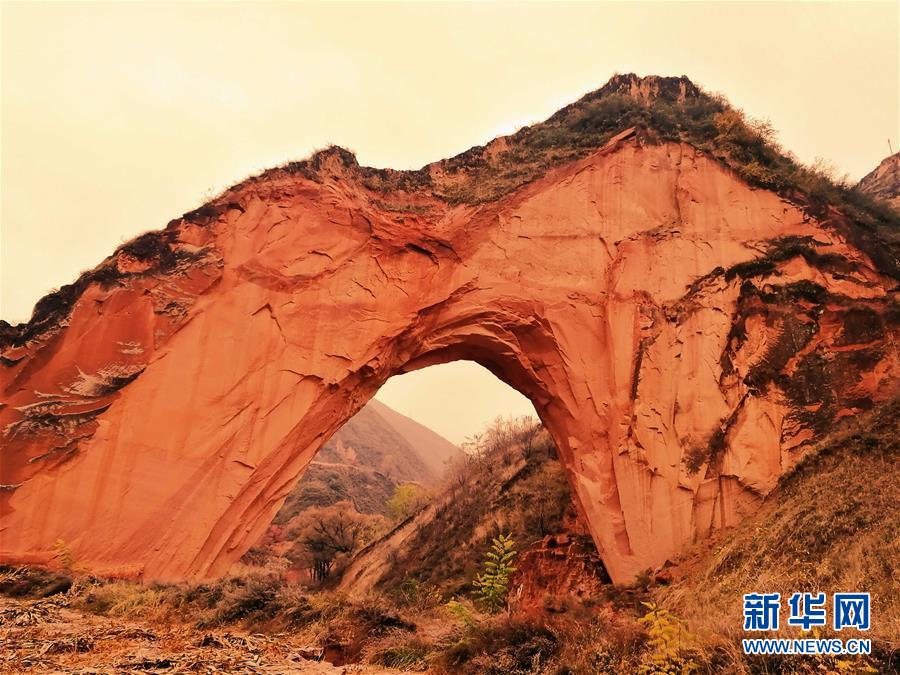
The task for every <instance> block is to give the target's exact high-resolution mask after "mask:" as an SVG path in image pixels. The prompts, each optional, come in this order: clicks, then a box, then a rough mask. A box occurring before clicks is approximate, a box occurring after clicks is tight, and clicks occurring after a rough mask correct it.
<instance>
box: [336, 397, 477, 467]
mask: <svg viewBox="0 0 900 675" xmlns="http://www.w3.org/2000/svg"><path fill="white" fill-rule="evenodd" d="M366 409H372V410H373V411H374V412H376V413H377V414H378V415H379V416H380V417H381V418H382V419H383V420H384V421H385V422H387V423H388V424H389V425H390V426H391V427H392V428H393V429H394V431H396V432H397V433H398V434H400V435H401V436H403V438H404V439H405V440H406V442H407V443H409V445H410V447H411V448H412V449H413V451H414V452H415V453H416V454H417V455H418V458H419V459H420V460H421V461H422V462H423V463H424V464H425V466H426V467H427V468H428V470H429V471H431V473H432V474H434V476H435V477H441V476H443V474H444V472H445V471H446V470H447V466H448V465H449V464H451V463H452V462H454V461H456V460H458V459H461V458H462V451H461V450H460V449H459V448H458V447H456V446H455V445H453V443H451V442H450V441H448V440H447V439H446V438H444V437H443V436H441V435H440V434H438V433H436V432H434V431H432V430H431V429H429V428H428V427H426V426H424V425H422V424H419V423H418V422H416V421H415V420H413V419H411V418H409V417H407V416H406V415H401V414H400V413H398V412H397V411H396V410H394V409H393V408H390V407H388V406H387V405H385V404H384V403H382V402H381V401H379V400H377V399H374V398H373V399H372V400H371V401H369V403H368V405H367V406H366V408H364V409H363V410H366ZM354 419H355V418H354ZM421 482H427V481H425V480H424V479H421Z"/></svg>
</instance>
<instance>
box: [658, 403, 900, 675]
mask: <svg viewBox="0 0 900 675" xmlns="http://www.w3.org/2000/svg"><path fill="white" fill-rule="evenodd" d="M898 427H900V401H895V402H893V403H891V404H888V405H885V406H883V407H882V408H880V409H878V410H876V411H874V412H873V413H871V414H870V415H868V416H865V417H863V418H860V419H859V420H854V421H853V422H851V424H850V425H849V427H848V428H847V429H845V430H842V431H839V432H836V433H835V434H833V435H832V436H831V437H829V438H827V439H826V440H824V441H823V442H822V443H821V444H820V450H819V452H818V453H816V454H813V455H811V456H810V457H808V458H807V459H806V460H805V461H803V462H802V463H801V464H800V465H799V466H798V467H797V468H796V470H795V471H793V472H792V473H791V474H790V475H788V476H786V477H785V478H783V479H782V481H781V483H780V485H779V487H778V489H777V490H776V491H775V492H773V493H772V494H770V495H769V497H768V498H767V499H766V502H765V503H764V505H763V507H762V508H761V509H760V510H759V512H758V513H756V514H755V515H754V516H753V517H751V518H749V519H748V520H746V521H744V522H743V523H742V524H741V525H740V526H739V527H738V528H736V529H735V530H733V531H731V532H730V533H728V534H726V535H725V536H724V537H723V538H720V540H719V541H718V542H716V543H715V544H713V545H712V546H711V547H710V548H709V549H708V550H705V551H699V552H697V553H696V554H695V555H694V557H692V558H689V559H687V560H686V562H685V563H684V564H683V565H682V566H681V569H680V570H678V575H677V576H679V577H681V578H680V579H679V580H677V581H676V582H675V583H673V584H672V585H671V586H668V587H663V588H660V589H658V590H657V591H656V592H655V593H654V595H655V596H656V597H657V599H658V600H659V601H660V603H661V604H663V605H664V606H666V607H667V608H668V609H670V610H672V611H674V612H675V613H676V614H677V615H679V616H681V617H683V618H685V619H686V620H687V621H688V622H689V625H690V626H691V628H692V629H693V630H694V632H696V633H697V634H698V635H700V636H701V638H702V640H703V641H704V643H705V649H706V651H707V652H708V656H710V657H713V655H714V654H715V653H716V652H719V656H718V657H717V658H722V657H723V653H727V652H732V651H733V650H734V649H735V647H736V645H737V644H738V640H739V639H740V637H742V633H741V629H742V626H741V621H742V604H741V603H742V600H741V596H742V594H744V593H751V592H774V591H780V592H781V594H782V597H783V598H786V596H788V595H790V594H791V593H793V592H802V591H812V592H815V591H825V592H827V593H829V594H831V593H833V592H835V591H848V592H853V591H868V592H870V593H871V594H872V629H871V631H870V632H869V633H868V635H865V636H863V637H870V638H872V640H873V641H874V642H875V643H876V646H877V649H878V652H879V655H880V663H881V665H882V667H888V666H887V665H886V663H885V659H886V658H887V654H888V653H890V652H892V651H895V650H898V649H900V577H898V571H897V570H898V569H900V463H898V460H900V428H898ZM829 604H830V602H829ZM829 616H830V615H829ZM782 621H784V618H783V619H782ZM822 632H823V635H829V634H830V631H829V630H823V631H822ZM845 633H846V631H845V632H844V633H842V634H840V635H839V637H845V638H846V637H861V636H860V635H859V634H852V635H851V634H845ZM851 633H854V631H851ZM778 635H779V636H780V637H786V636H788V635H791V633H790V632H789V631H785V630H782V631H780V632H779V634H778ZM732 656H733V654H732ZM895 658H896V657H895ZM771 661H772V662H771V663H766V662H764V661H758V662H754V661H750V662H747V665H748V666H752V667H753V668H754V669H755V670H762V669H763V668H769V669H770V672H771V671H772V670H773V669H774V670H775V671H779V670H780V668H785V669H786V668H788V667H797V668H802V667H803V663H804V661H803V660H800V659H798V660H797V661H796V662H792V661H790V660H788V659H783V658H780V659H772V660H771ZM810 662H811V661H810V659H806V660H805V663H806V664H807V665H808V664H809V663H810ZM779 664H780V666H779ZM826 665H827V664H826ZM894 665H895V666H896V665H897V664H896V663H895V664H894Z"/></svg>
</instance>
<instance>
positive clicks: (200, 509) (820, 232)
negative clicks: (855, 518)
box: [0, 131, 897, 582]
mask: <svg viewBox="0 0 900 675" xmlns="http://www.w3.org/2000/svg"><path fill="white" fill-rule="evenodd" d="M502 142H503V139H501V140H500V141H498V142H497V143H501V144H502ZM496 147H497V146H495V145H492V146H488V148H486V149H485V152H487V153H489V152H492V151H493V150H494V149H496ZM304 167H305V168H304V170H303V171H301V172H296V171H291V170H281V171H274V172H270V173H268V174H266V175H264V176H263V177H261V178H259V179H255V180H251V181H247V182H245V183H243V184H241V185H239V186H236V187H235V188H233V189H232V190H230V191H228V192H227V193H225V194H224V195H223V196H222V197H221V198H219V199H217V200H216V201H215V202H213V203H211V204H209V205H207V206H205V207H203V208H202V209H200V210H198V211H196V212H193V213H191V214H186V215H185V216H184V217H183V218H181V219H178V220H175V221H172V223H170V224H169V226H168V227H167V228H166V230H165V231H163V232H161V233H151V234H149V235H145V236H144V237H141V238H139V239H138V240H135V241H134V242H131V243H130V244H128V245H126V246H123V247H122V248H120V249H119V250H118V251H117V252H116V254H115V255H114V256H112V257H111V258H109V259H107V261H105V262H104V263H103V264H102V265H101V266H100V267H98V268H97V269H95V270H93V271H92V272H90V273H88V274H87V275H86V276H85V277H83V278H82V279H81V280H79V282H77V283H76V284H75V285H74V286H73V287H70V288H67V289H64V291H63V292H61V293H59V294H57V295H55V296H52V297H51V298H50V299H49V300H45V301H43V302H44V304H43V305H39V306H38V308H37V310H36V313H35V317H34V318H33V320H32V322H31V323H30V324H29V325H28V326H24V327H20V328H19V329H15V330H14V331H8V335H7V337H6V338H5V342H4V348H3V352H2V356H3V366H2V381H0V385H2V392H3V397H4V406H3V407H2V409H0V424H2V428H3V434H4V436H3V442H4V449H3V463H2V476H0V482H2V483H3V484H4V485H5V489H4V491H3V492H2V498H0V499H2V501H0V508H2V512H0V535H2V543H0V558H2V559H3V560H5V561H32V562H34V561H37V562H49V561H52V559H53V556H54V550H55V547H57V548H58V547H59V546H60V545H64V546H65V547H66V548H67V549H69V551H70V552H71V555H72V557H73V558H74V559H75V560H76V562H77V563H79V564H81V565H82V566H83V567H85V568H88V569H91V570H94V571H96V572H101V573H112V574H122V575H131V576H143V577H144V578H153V579H166V578H180V577H191V576H216V575H220V574H222V573H224V572H225V571H226V570H227V568H228V567H229V565H230V564H231V563H232V562H233V561H234V560H236V559H237V558H238V557H240V555H241V554H242V553H243V552H244V551H245V550H246V549H247V548H248V547H250V546H251V545H252V544H253V543H254V542H255V541H256V539H258V537H259V535H260V534H261V533H262V531H263V530H264V528H265V527H266V526H267V524H268V523H269V522H270V520H271V518H272V517H273V516H274V514H275V513H276V511H277V510H278V508H279V506H280V504H281V503H282V501H283V499H284V497H285V496H286V495H287V493H288V492H289V491H290V489H291V488H292V486H293V485H294V483H295V481H296V480H297V478H298V477H299V476H300V474H301V473H302V471H303V469H304V467H305V466H306V464H307V463H308V462H309V460H310V459H311V458H312V457H313V455H314V454H315V452H316V450H317V449H318V448H319V447H320V446H321V444H322V443H324V442H325V441H326V440H327V439H328V438H329V437H330V435H331V434H332V433H333V432H334V431H336V430H337V429H338V428H339V427H340V426H341V424H342V423H343V422H345V421H346V420H347V419H349V417H350V416H352V415H353V414H354V413H355V412H356V411H357V410H358V409H359V408H360V407H361V406H362V405H364V404H365V402H366V401H367V400H368V399H369V398H370V397H371V396H372V395H374V393H375V391H376V390H377V389H378V388H379V386H380V385H381V384H383V383H384V382H385V381H386V380H387V379H388V378H389V377H390V376H392V375H394V374H396V373H398V372H403V371H405V370H411V369H415V368H419V367H423V366H426V365H430V364H433V363H440V362H446V361H451V360H455V359H471V360H475V361H477V362H479V363H481V364H482V365H484V366H486V367H487V368H488V369H489V370H491V371H492V372H494V373H495V374H496V375H497V376H498V377H500V378H501V379H503V380H504V381H505V382H507V383H509V384H510V385H512V386H513V387H515V388H516V389H518V390H519V391H520V392H522V393H524V394H525V395H526V396H528V397H529V398H530V399H531V400H532V402H533V403H534V405H535V408H536V410H537V411H538V413H539V415H540V416H541V418H542V420H543V421H544V423H545V424H546V425H547V427H548V429H549V431H550V433H551V434H552V436H553V438H554V440H555V441H556V443H557V445H558V447H559V451H560V456H561V459H562V461H563V464H564V466H565V467H566V470H567V473H568V475H569V477H570V480H571V483H572V485H573V488H574V493H575V496H576V501H577V502H578V504H579V507H580V509H581V511H582V513H583V515H584V516H585V518H586V521H587V523H588V525H589V528H590V530H591V532H592V535H593V537H594V540H595V541H596V543H597V545H598V549H599V551H600V554H601V556H602V557H603V560H604V563H605V564H606V566H607V568H608V570H609V572H610V575H611V576H612V578H613V579H614V580H615V581H619V582H622V581H627V580H629V579H631V578H633V577H634V576H635V575H636V574H637V573H639V572H640V571H642V570H644V569H646V568H652V567H658V566H660V565H662V564H663V563H664V562H665V561H666V560H667V559H670V558H672V557H674V556H676V555H677V554H678V552H679V551H681V550H682V549H683V548H684V547H685V545H687V544H689V543H690V542H692V541H694V540H697V539H700V538H703V537H705V536H707V535H708V534H709V533H710V532H712V531H713V530H715V529H716V528H719V527H722V526H725V525H729V524H731V523H735V522H737V520H738V519H740V518H741V517H742V516H743V515H744V514H745V513H747V512H748V511H749V510H751V509H753V508H754V507H755V506H756V505H757V504H758V503H759V500H760V499H762V497H763V496H764V495H766V494H767V493H768V492H769V491H770V490H771V489H772V488H773V487H774V486H775V484H776V482H777V480H778V478H779V476H780V475H781V474H782V473H783V472H785V471H787V470H788V469H789V468H790V467H791V466H792V465H793V464H794V463H795V462H796V461H797V460H798V459H799V458H800V456H801V455H802V453H803V451H804V449H805V448H807V447H808V442H809V440H810V439H811V438H813V437H814V435H815V434H816V433H818V432H820V431H821V430H822V429H824V428H826V427H827V426H828V425H829V424H830V423H831V422H832V421H833V420H834V419H835V418H837V417H839V416H842V415H846V414H852V413H853V412H854V411H856V410H859V409H860V408H862V407H865V406H866V405H869V404H871V402H872V401H873V400H878V399H882V398H886V397H888V396H890V395H892V394H893V392H894V391H895V389H896V383H895V378H893V373H895V372H896V365H897V354H896V349H895V348H894V347H893V344H896V342H895V341H893V340H895V336H896V325H892V324H891V323H890V322H887V321H885V319H884V317H885V316H886V313H887V311H888V310H887V309H886V308H887V307H888V305H889V303H890V297H889V293H888V290H887V289H888V288H890V287H891V286H892V283H891V282H890V280H889V279H887V278H886V277H884V276H882V275H881V274H880V273H879V272H878V271H877V270H876V269H875V267H874V265H873V264H872V263H871V261H870V260H869V259H868V258H867V257H866V256H865V255H864V254H862V253H861V252H860V251H859V250H857V249H856V248H854V247H853V246H852V245H850V244H848V243H847V241H846V239H845V237H844V235H842V234H841V233H840V232H839V230H838V229H836V226H835V223H834V222H831V223H824V224H823V223H821V222H819V221H817V220H815V219H813V218H810V217H809V216H808V214H806V213H804V212H803V211H802V210H801V209H800V208H798V207H797V206H795V205H793V204H791V203H789V202H787V201H785V200H783V199H782V198H780V197H778V196H777V195H775V194H773V193H771V192H767V191H764V190H757V189H753V188H751V187H749V186H748V185H746V184H745V183H743V182H742V181H741V180H739V179H738V178H737V177H736V176H735V175H734V174H733V173H732V172H731V171H729V170H728V169H726V168H725V167H723V166H722V165H721V164H720V163H719V162H718V161H716V160H714V159H712V158H711V157H709V156H707V155H706V154H704V153H702V152H699V151H697V150H695V149H694V148H693V147H691V146H689V145H685V144H680V143H663V144H647V143H644V142H641V141H640V140H638V138H636V137H635V135H634V134H633V133H632V132H631V131H628V132H625V133H623V134H621V135H620V136H618V137H616V138H615V139H613V141H612V142H610V144H608V145H607V146H606V147H604V148H601V149H599V150H597V151H594V152H592V153H590V154H588V155H587V156H586V157H584V158H582V159H579V160H576V161H571V162H568V163H565V164H563V165H561V166H559V167H558V168H555V169H552V170H549V171H548V172H547V173H546V175H545V176H543V177H541V178H539V179H537V180H533V181H531V182H529V183H527V184H525V185H524V186H522V187H519V188H518V189H516V190H514V191H512V192H510V193H509V194H506V195H505V196H502V197H500V198H498V199H495V200H492V201H488V202H485V203H481V204H475V205H466V204H460V205H455V206H454V205H451V204H450V203H448V201H446V200H445V199H440V198H437V197H435V196H434V195H433V194H431V193H430V192H429V190H428V189H425V188H422V189H415V188H410V187H408V186H406V187H402V188H401V189H394V190H387V191H384V190H376V189H374V188H373V187H372V186H371V185H370V184H369V181H368V180H367V179H368V177H369V175H370V174H367V173H366V171H365V170H363V169H360V168H359V167H357V166H356V165H355V162H354V161H353V160H352V158H349V157H348V155H347V154H346V153H345V152H343V151H339V150H333V151H326V152H323V153H320V154H319V155H317V156H316V157H315V158H314V159H313V160H312V162H310V163H308V164H307V165H304ZM430 170H431V172H432V175H435V176H436V175H438V173H439V171H440V166H438V165H436V166H433V167H432V168H431V169H430ZM854 312H855V314H853V313H854ZM860 322H862V323H860ZM863 324H864V327H863V328H860V326H863ZM15 331H18V332H15ZM785 336H788V338H786V337H785ZM848 355H850V356H851V357H852V358H848ZM835 363H837V364H844V368H843V369H837V368H834V367H832V364H835ZM848 369H849V370H848ZM807 385H809V386H807ZM60 542H61V543H60Z"/></svg>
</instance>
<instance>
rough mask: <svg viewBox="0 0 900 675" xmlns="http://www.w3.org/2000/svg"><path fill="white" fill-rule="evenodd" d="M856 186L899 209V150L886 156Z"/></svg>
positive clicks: (861, 190)
mask: <svg viewBox="0 0 900 675" xmlns="http://www.w3.org/2000/svg"><path fill="white" fill-rule="evenodd" d="M857 188H858V189H859V191H860V192H864V193H866V194H867V195H870V196H872V197H876V198H878V199H881V200H883V201H885V202H887V203H888V204H890V205H891V206H892V207H893V208H894V210H896V211H900V152H896V153H894V154H893V155H891V156H890V157H886V158H885V159H884V160H883V161H882V162H881V164H879V165H878V166H877V167H875V170H874V171H872V172H871V173H869V174H867V175H866V176H864V177H863V179H862V180H861V181H859V183H858V184H857Z"/></svg>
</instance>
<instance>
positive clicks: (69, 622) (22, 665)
mask: <svg viewBox="0 0 900 675" xmlns="http://www.w3.org/2000/svg"><path fill="white" fill-rule="evenodd" d="M300 639H301V638H299V637H298V636H292V635H289V634H284V635H277V634H276V635H260V634H247V633H241V632H239V631H235V630H233V629H232V630H220V631H219V630H209V631H207V630H202V629H197V628H194V627H193V626H190V625H186V624H181V625H164V626H159V625H152V626H151V625H147V624H146V622H145V623H139V622H134V621H127V620H126V621H122V620H115V619H109V618H106V617H102V616H96V615H94V614H85V613H83V612H81V611H78V610H75V609H72V608H69V607H66V606H65V600H64V599H62V598H56V597H53V598H46V599H42V600H18V599H10V598H4V597H0V672H2V673H85V674H86V673H98V674H99V673H104V674H105V673H223V672H227V673H267V674H268V673H312V674H313V675H319V674H321V675H342V674H345V673H346V674H348V675H349V674H351V673H359V674H361V675H377V674H383V673H398V672H400V671H397V670H387V669H383V668H378V667H373V666H363V665H350V666H332V665H331V664H329V663H326V662H324V661H321V660H318V659H319V658H321V650H318V649H316V648H315V647H312V646H310V645H308V644H304V643H302V642H300Z"/></svg>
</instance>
